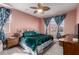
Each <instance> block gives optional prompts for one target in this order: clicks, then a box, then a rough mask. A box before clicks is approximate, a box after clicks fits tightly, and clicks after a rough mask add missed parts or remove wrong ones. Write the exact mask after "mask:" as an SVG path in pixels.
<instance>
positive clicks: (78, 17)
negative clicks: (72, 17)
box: [76, 6, 79, 23]
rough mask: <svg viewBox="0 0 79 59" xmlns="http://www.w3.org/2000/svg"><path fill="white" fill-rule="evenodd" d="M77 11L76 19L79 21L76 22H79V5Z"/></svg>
mask: <svg viewBox="0 0 79 59" xmlns="http://www.w3.org/2000/svg"><path fill="white" fill-rule="evenodd" d="M76 11H77V12H76V15H77V16H76V19H77V21H76V23H79V6H78V7H77V10H76Z"/></svg>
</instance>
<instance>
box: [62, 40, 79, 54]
mask: <svg viewBox="0 0 79 59" xmlns="http://www.w3.org/2000/svg"><path fill="white" fill-rule="evenodd" d="M63 54H64V55H79V42H76V43H74V42H64V41H63Z"/></svg>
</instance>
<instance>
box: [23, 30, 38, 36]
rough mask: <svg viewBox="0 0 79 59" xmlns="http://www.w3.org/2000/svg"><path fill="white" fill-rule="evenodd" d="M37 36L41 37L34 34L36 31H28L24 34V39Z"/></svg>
mask: <svg viewBox="0 0 79 59" xmlns="http://www.w3.org/2000/svg"><path fill="white" fill-rule="evenodd" d="M37 35H39V33H37V32H34V31H26V32H24V33H23V36H24V37H26V36H29V37H32V36H37Z"/></svg>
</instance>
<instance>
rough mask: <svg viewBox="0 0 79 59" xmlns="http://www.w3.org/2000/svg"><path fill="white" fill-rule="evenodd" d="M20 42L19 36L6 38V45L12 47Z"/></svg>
mask: <svg viewBox="0 0 79 59" xmlns="http://www.w3.org/2000/svg"><path fill="white" fill-rule="evenodd" d="M18 44H19V37H10V38H7V40H6V47H7V48H11V47H14V46H17V45H18Z"/></svg>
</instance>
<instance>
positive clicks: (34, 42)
mask: <svg viewBox="0 0 79 59" xmlns="http://www.w3.org/2000/svg"><path fill="white" fill-rule="evenodd" d="M51 39H52V40H53V37H51V36H50V35H38V36H34V37H22V38H21V41H22V42H23V43H24V44H26V45H27V46H29V47H30V48H31V49H32V50H33V51H34V50H35V49H36V47H37V46H38V45H41V44H43V43H44V42H46V41H48V40H51ZM21 44H22V43H21Z"/></svg>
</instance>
